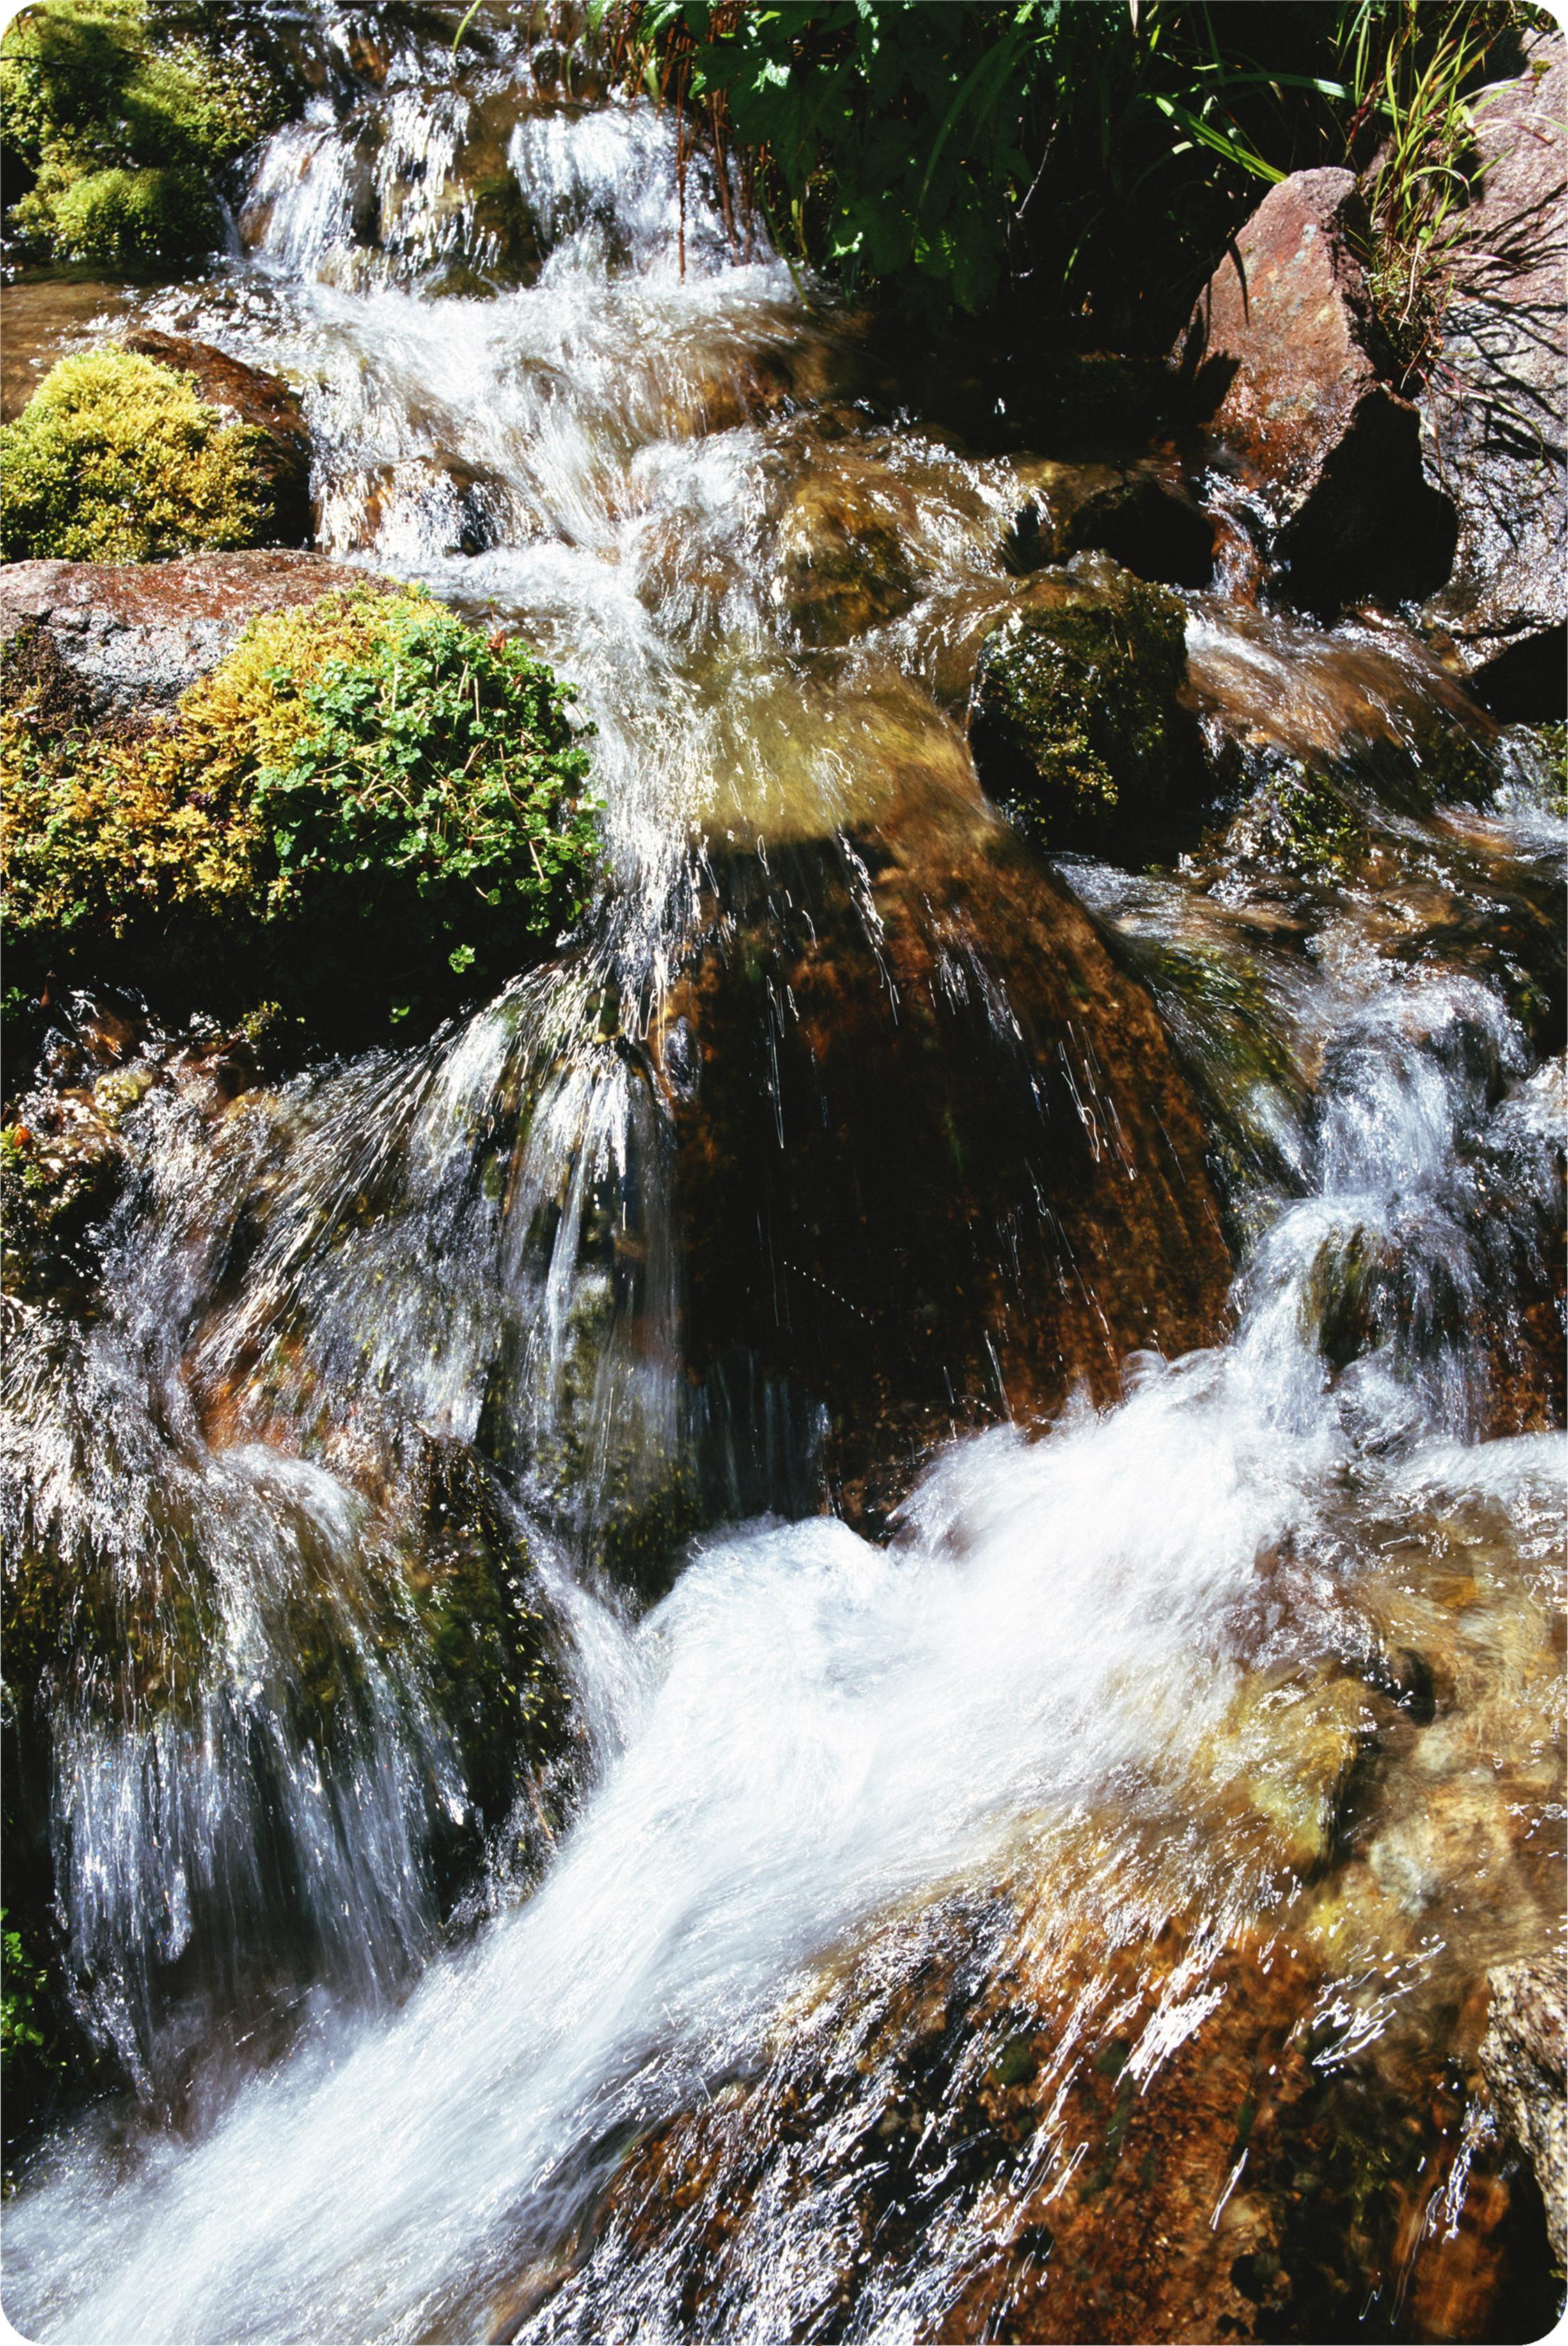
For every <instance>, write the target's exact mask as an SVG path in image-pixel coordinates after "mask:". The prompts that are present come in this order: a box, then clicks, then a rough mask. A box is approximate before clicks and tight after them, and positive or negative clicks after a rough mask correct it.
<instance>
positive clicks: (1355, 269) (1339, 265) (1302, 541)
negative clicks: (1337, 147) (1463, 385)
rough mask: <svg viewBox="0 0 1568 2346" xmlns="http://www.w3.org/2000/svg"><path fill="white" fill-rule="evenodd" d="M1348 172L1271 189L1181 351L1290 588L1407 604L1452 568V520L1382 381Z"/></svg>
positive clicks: (1326, 607)
mask: <svg viewBox="0 0 1568 2346" xmlns="http://www.w3.org/2000/svg"><path fill="white" fill-rule="evenodd" d="M1361 224H1362V223H1361V217H1360V210H1359V198H1358V195H1357V192H1356V181H1355V178H1354V175H1353V174H1352V173H1351V172H1349V171H1338V170H1323V171H1298V172H1296V173H1294V174H1293V175H1292V176H1291V177H1290V178H1289V179H1285V180H1282V181H1281V182H1280V184H1279V185H1278V187H1276V188H1273V189H1270V190H1269V193H1268V195H1267V196H1266V197H1265V199H1264V200H1263V202H1262V203H1261V204H1260V205H1259V206H1258V208H1257V211H1256V212H1254V214H1253V216H1252V218H1251V219H1249V220H1248V221H1247V223H1246V225H1245V226H1244V227H1243V228H1241V229H1240V230H1238V231H1237V238H1236V241H1235V244H1234V246H1233V247H1232V250H1230V251H1229V252H1228V253H1227V256H1226V258H1225V260H1223V261H1221V263H1220V265H1219V267H1218V269H1217V270H1216V271H1215V273H1214V276H1213V277H1212V278H1211V279H1210V280H1209V282H1208V284H1207V287H1206V288H1205V291H1204V292H1203V294H1202V296H1201V297H1200V299H1199V301H1198V305H1197V308H1196V311H1195V312H1194V314H1193V319H1192V322H1191V324H1190V325H1189V327H1188V329H1187V331H1186V337H1185V338H1184V342H1183V344H1182V348H1181V352H1180V359H1181V363H1182V366H1183V368H1184V370H1185V371H1186V372H1189V373H1190V375H1191V376H1192V379H1193V391H1194V395H1195V398H1196V404H1197V407H1198V410H1199V412H1200V413H1204V414H1206V415H1207V417H1208V418H1209V421H1210V428H1211V429H1212V430H1213V431H1214V432H1215V433H1217V435H1218V437H1219V438H1220V439H1221V440H1223V441H1224V442H1225V443H1226V444H1227V445H1228V446H1229V447H1231V448H1232V449H1234V450H1235V452H1236V454H1237V456H1238V457H1239V458H1240V460H1241V462H1242V464H1243V465H1244V466H1245V467H1246V469H1247V472H1248V473H1249V474H1252V475H1253V476H1254V477H1255V478H1256V480H1257V484H1258V485H1259V487H1260V488H1261V489H1262V491H1263V493H1264V495H1265V496H1266V498H1267V499H1268V503H1269V504H1270V505H1272V507H1273V509H1274V512H1275V514H1276V516H1277V519H1278V534H1277V535H1276V538H1275V543H1274V554H1275V558H1276V560H1277V561H1278V563H1279V565H1280V566H1282V568H1283V569H1284V571H1285V573H1286V578H1287V583H1288V586H1289V589H1290V592H1291V594H1292V596H1293V597H1294V598H1295V599H1296V600H1297V601H1298V602H1299V603H1301V604H1302V605H1303V606H1305V607H1308V608H1309V609H1313V610H1320V611H1332V610H1334V609H1336V608H1337V607H1339V606H1341V605H1343V604H1345V603H1349V602H1352V601H1354V600H1356V599H1357V598H1358V597H1361V596H1366V595H1372V596H1376V597H1380V598H1382V599H1384V600H1387V601H1390V602H1399V601H1402V600H1404V599H1405V598H1406V597H1410V596H1412V595H1425V594H1431V592H1432V591H1433V589H1434V588H1436V587H1437V586H1441V584H1442V581H1443V580H1444V578H1445V577H1446V576H1447V575H1448V569H1449V565H1450V562H1451V557H1452V554H1453V546H1454V531H1455V525H1454V518H1453V514H1452V511H1451V508H1450V506H1449V505H1448V504H1447V502H1446V500H1445V499H1444V498H1443V497H1442V496H1441V495H1439V494H1438V493H1437V492H1436V491H1435V490H1434V489H1432V488H1431V486H1430V484H1428V483H1427V482H1426V480H1425V479H1424V478H1423V476H1422V473H1421V463H1420V419H1419V416H1418V414H1417V411H1416V409H1415V408H1414V406H1412V404H1411V403H1410V401H1409V400H1404V399H1400V397H1398V396H1397V394H1396V393H1393V392H1392V391H1390V389H1389V387H1388V385H1387V383H1386V382H1383V381H1382V380H1381V377H1380V372H1379V364H1378V352H1377V349H1376V333H1375V328H1374V326H1373V321H1372V314H1371V307H1370V304H1369V301H1368V298H1367V290H1366V284H1365V280H1364V277H1363V274H1362V270H1361V266H1360V263H1359V260H1357V259H1356V256H1355V251H1354V249H1353V246H1354V239H1355V237H1356V235H1357V233H1358V231H1359V229H1360V227H1361Z"/></svg>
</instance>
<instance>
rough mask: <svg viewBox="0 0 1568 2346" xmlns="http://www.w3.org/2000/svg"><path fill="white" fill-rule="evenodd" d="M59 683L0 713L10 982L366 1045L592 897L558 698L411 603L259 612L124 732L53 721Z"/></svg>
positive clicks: (587, 818)
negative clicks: (177, 692) (140, 1001)
mask: <svg viewBox="0 0 1568 2346" xmlns="http://www.w3.org/2000/svg"><path fill="white" fill-rule="evenodd" d="M57 684H58V679H57V678H53V677H47V678H46V677H42V676H41V677H40V679H39V680H37V681H36V682H34V683H32V684H27V683H25V682H24V686H23V688H22V690H21V691H20V693H19V694H16V695H15V696H14V697H12V699H11V703H10V706H9V707H7V708H6V709H5V711H4V714H3V717H0V729H3V731H4V737H5V750H6V753H7V760H8V765H9V770H10V774H11V781H12V787H11V790H10V791H9V794H8V798H7V801H6V806H5V814H4V819H3V822H0V847H3V851H4V862H5V871H4V890H5V912H6V917H7V921H8V925H9V933H10V943H11V954H12V959H11V964H10V967H11V976H12V980H13V983H14V984H20V985H21V986H22V987H23V988H24V989H25V990H30V991H32V992H35V993H36V992H37V991H38V990H39V989H40V987H41V986H42V985H43V984H44V982H45V980H46V978H47V977H48V976H49V974H51V973H53V974H55V977H56V981H57V983H58V984H65V983H73V984H82V983H86V982H87V981H89V980H92V981H94V982H101V983H108V984H119V985H128V986H131V987H134V988H136V989H137V990H139V991H142V992H144V993H145V994H147V995H148V999H149V1000H150V1001H152V1002H153V1003H154V1005H155V1006H156V1007H158V1008H159V1009H160V1010H161V1011H162V1012H163V1013H164V1014H165V1015H186V1014H188V1011H189V1010H190V1009H191V1008H196V1007H199V1008H201V1009H203V1010H206V1011H209V1012H211V1013H214V1014H215V1015H219V1016H221V1017H228V1016H238V1015H242V1014H243V1013H244V1012H246V1011H248V1010H250V1009H253V1008H254V1007H255V1006H256V1005H257V1004H258V1003H259V1002H260V1001H262V1000H265V1001H268V1002H276V1003H279V1004H280V1005H283V1008H284V1010H285V1012H286V1013H287V1014H288V1015H290V1016H292V1017H297V1018H300V1019H301V1020H303V1021H305V1022H306V1024H307V1025H309V1026H310V1027H311V1031H312V1032H314V1033H316V1034H318V1035H321V1037H322V1038H323V1039H330V1040H331V1041H334V1042H343V1041H349V1040H353V1039H356V1038H358V1039H361V1040H362V1039H365V1038H367V1037H368V1036H370V1035H374V1034H375V1033H378V1032H379V1033H382V1034H383V1035H384V1034H385V1033H386V1032H387V1031H388V1030H389V1028H394V1029H395V1028H397V1027H399V1026H400V1025H402V1024H403V1023H404V1022H407V1021H409V1020H411V1019H415V1020H421V1019H433V1018H434V1017H437V1016H440V1015H444V1013H445V1012H446V1011H448V1010H450V1009H451V1008H453V1007H454V1006H455V1005H456V1004H457V1003H458V1002H459V1001H460V1000H462V999H463V998H465V997H467V996H469V995H470V994H472V993H473V991H474V989H475V988H477V987H480V986H484V985H490V986H494V984H500V983H502V982H504V979H505V978H507V977H508V976H510V975H512V974H514V972H515V970H516V969H517V968H518V966H520V965H521V964H522V963H524V961H526V960H527V959H528V958H529V956H530V955H536V954H538V953H539V952H540V950H541V949H542V948H547V947H548V946H549V945H550V943H552V942H553V941H554V939H555V935H556V934H557V933H558V932H559V931H560V930H561V929H562V928H564V927H565V926H567V925H569V924H570V923H571V922H572V921H574V920H575V918H576V917H577V916H578V914H579V913H580V912H581V911H582V910H583V908H584V905H585V902H586V897H587V892H588V890H589V887H590V884H591V882H592V880H593V876H594V873H595V870H596V862H597V852H598V850H597V829H596V809H595V807H594V805H593V803H592V801H589V800H588V798H587V796H586V788H585V786H586V780H587V769H588V760H587V752H586V750H585V748H584V747H583V746H582V745H581V743H580V741H579V740H578V739H577V734H576V731H575V729H574V723H573V720H572V716H571V711H570V701H571V699H572V689H571V688H570V687H567V686H564V685H561V684H560V683H558V682H557V680H556V679H555V677H554V676H553V675H552V673H551V671H550V670H549V669H548V668H545V667H544V666H543V665H542V664H541V663H539V662H538V661H536V660H535V659H533V658H531V657H530V655H529V654H528V652H527V651H526V650H525V649H524V647H523V646H521V645H520V644H516V643H513V642H508V641H507V640H506V639H505V638H504V637H502V636H500V635H495V636H492V637H484V636H483V635H481V634H479V633H478V632H477V631H476V630H474V629H473V628H471V627H466V626H464V624H463V622H462V621H461V620H459V619H458V618H456V617H454V616H453V614H452V613H450V612H449V611H447V610H445V609H444V608H443V607H442V606H441V605H440V604H439V603H436V602H435V601H434V600H433V598H431V597H429V596H427V595H424V594H423V593H421V592H418V591H416V590H407V591H403V592H387V591H382V590H379V589H377V588H375V587H373V586H356V587H354V588H351V589H349V590H346V591H344V590H333V591H331V592H330V593H328V594H327V595H325V596H323V597H320V598H319V599H318V600H317V601H315V602H314V603H312V604H309V605H304V606H299V607H291V608H286V609H281V610H274V611H270V612H266V613H263V614H261V615H260V617H257V618H255V619H254V620H252V622H251V623H250V625H249V627H247V628H246V630H245V631H244V633H243V634H242V635H241V637H240V638H239V642H238V643H237V644H235V646H234V648H233V649H232V650H231V651H229V654H228V655H227V657H226V658H224V659H222V660H221V661H220V662H219V665H218V667H217V668H214V669H213V671H212V672H211V673H210V674H209V675H208V676H205V677H202V678H199V679H198V681H197V682H195V683H194V684H193V685H191V686H190V687H189V688H188V689H187V690H186V691H185V693H184V694H183V695H182V696H181V698H180V699H179V701H178V704H177V706H176V708H175V709H174V710H173V712H172V713H171V714H170V715H169V716H168V717H162V716H153V717H150V718H147V719H144V720H143V721H142V723H141V725H140V726H139V728H135V727H127V729H124V730H123V731H122V733H121V735H120V737H119V738H115V736H114V735H113V733H112V732H108V731H106V730H102V729H91V728H89V727H87V726H85V725H83V724H80V723H72V722H70V721H68V720H67V721H66V723H65V724H64V725H63V726H62V725H61V723H60V720H59V717H58V714H57V713H56V714H55V715H51V708H54V709H56V710H57V708H58V704H59V694H58V692H57V690H56V687H57ZM51 696H53V699H51Z"/></svg>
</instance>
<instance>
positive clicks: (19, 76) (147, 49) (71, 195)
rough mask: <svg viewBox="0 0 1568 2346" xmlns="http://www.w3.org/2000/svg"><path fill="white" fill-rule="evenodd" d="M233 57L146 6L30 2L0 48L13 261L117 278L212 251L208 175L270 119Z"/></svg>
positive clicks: (127, 1)
mask: <svg viewBox="0 0 1568 2346" xmlns="http://www.w3.org/2000/svg"><path fill="white" fill-rule="evenodd" d="M276 111H277V97H276V93H275V91H274V90H273V89H272V88H271V87H270V84H269V83H268V81H267V79H266V77H265V76H262V75H260V73H259V72H258V71H257V70H256V68H255V67H254V66H253V65H251V64H249V63H248V62H247V61H246V60H245V58H244V56H243V54H242V51H241V49H240V48H239V46H238V45H236V44H234V43H232V42H225V43H223V44H222V45H221V46H219V44H218V43H217V42H215V41H213V40H211V39H210V38H209V37H200V38H199V37H193V36H191V34H190V32H189V30H188V29H186V30H184V31H181V32H178V33H177V32H173V31H171V30H170V29H168V28H167V27H165V26H162V25H161V24H160V23H159V21H158V15H157V13H156V10H155V8H154V6H152V5H149V0H36V5H33V6H31V7H27V8H24V9H23V10H22V11H21V12H20V13H19V14H18V15H16V16H15V18H14V19H13V20H12V22H11V24H10V25H9V26H7V27H6V30H5V37H4V40H3V42H0V131H3V134H4V138H5V146H6V148H7V150H8V152H9V154H10V155H11V156H12V158H14V160H15V163H16V164H18V165H20V167H21V168H22V170H23V172H24V173H25V175H26V177H27V178H28V179H30V181H31V184H30V185H29V186H28V187H26V188H25V191H24V192H23V194H22V195H21V197H20V198H19V199H18V200H17V202H16V203H15V204H14V205H13V207H12V209H11V212H10V215H9V221H8V226H9V229H10V231H11V233H12V235H13V237H14V238H15V240H16V242H17V243H18V244H19V246H20V248H21V250H22V252H23V253H24V255H25V256H26V257H29V258H35V259H45V260H69V261H89V262H96V263H98V264H100V265H104V266H108V267H115V268H127V267H136V266H138V265H148V264H152V263H155V262H158V261H170V260H188V259H191V258H193V257H195V256H196V255H197V254H199V253H201V252H203V251H206V250H209V248H210V247H211V246H212V245H214V244H215V243H217V242H219V241H220V240H221V236H222V225H223V222H222V210H221V207H220V205H219V199H218V193H217V189H216V186H215V184H214V174H215V173H217V172H220V171H221V170H222V169H223V168H225V167H226V166H227V165H228V164H229V163H230V162H232V161H233V160H234V159H235V158H237V157H238V156H239V155H240V154H241V153H243V151H244V150H245V148H247V147H249V146H250V145H251V144H252V143H253V142H254V141H255V139H256V138H259V137H260V134H261V133H262V131H263V130H264V129H266V128H268V127H269V126H270V122H271V121H272V120H273V118H274V117H275V115H276Z"/></svg>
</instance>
